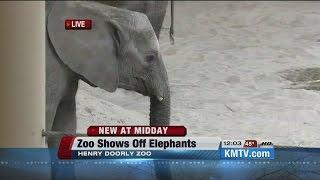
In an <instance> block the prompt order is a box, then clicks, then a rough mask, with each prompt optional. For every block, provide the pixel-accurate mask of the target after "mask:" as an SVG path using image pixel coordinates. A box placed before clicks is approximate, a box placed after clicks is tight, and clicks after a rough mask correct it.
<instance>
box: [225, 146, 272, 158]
mask: <svg viewBox="0 0 320 180" xmlns="http://www.w3.org/2000/svg"><path fill="white" fill-rule="evenodd" d="M220 157H221V159H240V160H241V159H274V158H275V157H274V149H273V148H221V149H220Z"/></svg>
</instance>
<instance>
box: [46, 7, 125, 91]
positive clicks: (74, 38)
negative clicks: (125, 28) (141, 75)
mask: <svg viewBox="0 0 320 180" xmlns="http://www.w3.org/2000/svg"><path fill="white" fill-rule="evenodd" d="M66 19H89V20H91V22H92V29H91V30H66V29H65V20H66ZM118 27H119V26H117V25H115V24H114V22H113V23H108V19H107V17H106V16H104V15H103V14H102V13H101V12H97V11H94V9H92V8H87V7H85V6H81V4H77V3H72V2H66V3H62V5H61V4H59V3H58V4H57V5H53V7H52V9H51V11H50V13H49V14H48V16H47V32H48V35H49V39H50V41H51V43H52V45H53V47H54V49H55V51H56V53H57V55H58V56H59V58H60V59H61V60H62V61H63V63H64V64H66V65H67V66H68V67H69V68H70V69H71V70H73V71H74V72H76V73H78V74H80V75H81V76H83V77H84V78H85V79H86V80H87V81H89V82H90V83H92V84H94V85H96V86H98V87H100V88H102V89H105V90H107V91H109V92H113V91H115V90H116V88H117V87H118V83H119V75H118V63H117V48H118V45H117V44H118V43H119V42H115V39H118V38H115V37H118V36H119V35H118V34H117V31H119V30H120V29H116V28H118Z"/></svg>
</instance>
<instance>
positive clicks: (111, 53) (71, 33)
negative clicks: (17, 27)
mask: <svg viewBox="0 0 320 180" xmlns="http://www.w3.org/2000/svg"><path fill="white" fill-rule="evenodd" d="M66 19H90V20H91V21H92V29H91V30H65V27H64V21H65V20H66ZM47 32H48V37H49V39H50V41H51V43H52V45H53V47H54V50H55V52H56V53H57V55H58V57H59V58H60V59H61V61H62V62H63V63H64V64H65V65H67V66H68V67H69V68H70V69H71V70H72V71H73V72H75V73H77V74H79V75H80V77H82V79H84V80H85V81H86V82H89V83H90V84H93V85H95V86H98V87H100V88H102V89H104V90H106V91H109V92H113V91H115V90H116V89H117V88H124V89H127V90H133V91H136V92H138V93H141V94H143V95H146V96H149V97H150V125H169V121H170V93H169V85H168V77H167V72H166V69H165V66H164V63H163V61H162V58H161V53H160V49H159V43H158V40H157V37H156V35H155V32H154V31H153V28H152V26H151V24H150V22H149V20H148V18H147V16H146V15H144V14H142V13H138V12H132V11H128V10H124V9H118V8H114V7H110V6H106V5H101V4H100V3H94V2H87V1H80V2H68V1H66V2H57V3H55V4H54V5H52V8H51V9H50V12H49V13H48V17H47Z"/></svg>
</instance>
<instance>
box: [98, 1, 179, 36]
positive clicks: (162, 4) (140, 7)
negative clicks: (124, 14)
mask: <svg viewBox="0 0 320 180" xmlns="http://www.w3.org/2000/svg"><path fill="white" fill-rule="evenodd" d="M99 2H100V3H103V4H107V5H110V6H114V7H118V8H123V9H128V10H131V11H136V12H140V13H143V14H145V15H147V16H148V18H149V20H150V23H151V25H152V27H153V29H154V31H155V33H156V35H157V37H158V38H159V36H160V31H161V27H162V23H163V20H164V17H165V15H166V11H167V6H168V1H99ZM172 28H173V2H172V4H171V27H170V33H171V35H173V34H172V33H173V29H172Z"/></svg>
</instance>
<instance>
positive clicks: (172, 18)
mask: <svg viewBox="0 0 320 180" xmlns="http://www.w3.org/2000/svg"><path fill="white" fill-rule="evenodd" d="M170 7H171V24H170V31H169V35H170V43H171V44H172V45H173V44H174V26H173V24H174V1H173V0H171V6H170Z"/></svg>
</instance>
